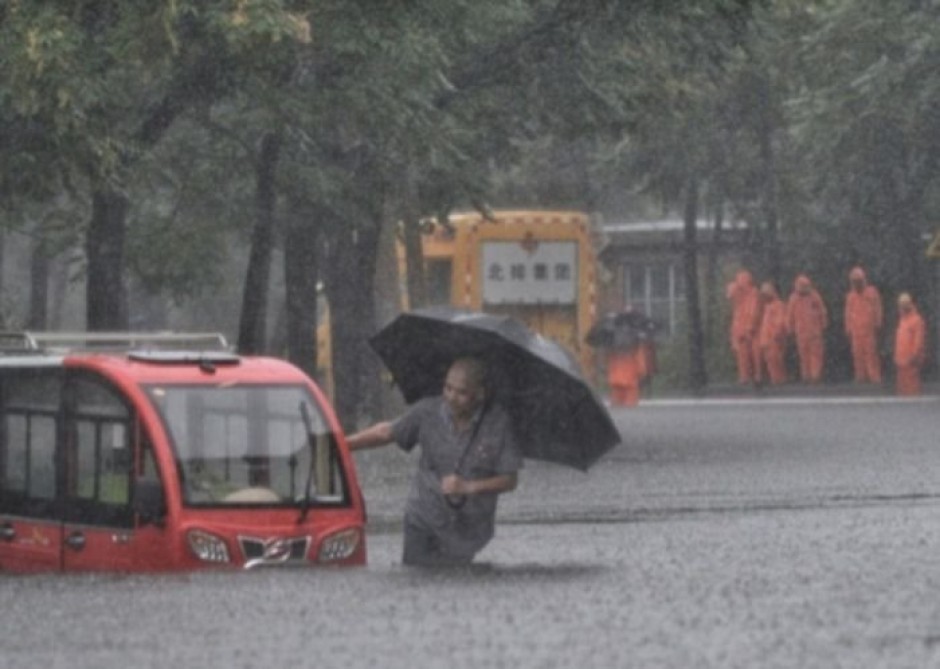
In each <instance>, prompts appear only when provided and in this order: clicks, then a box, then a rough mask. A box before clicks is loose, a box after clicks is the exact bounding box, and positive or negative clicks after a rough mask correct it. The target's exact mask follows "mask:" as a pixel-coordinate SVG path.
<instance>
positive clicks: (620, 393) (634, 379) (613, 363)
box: [607, 345, 647, 407]
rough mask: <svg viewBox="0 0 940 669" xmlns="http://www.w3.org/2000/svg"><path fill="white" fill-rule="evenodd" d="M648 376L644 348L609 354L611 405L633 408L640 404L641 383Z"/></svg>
mask: <svg viewBox="0 0 940 669" xmlns="http://www.w3.org/2000/svg"><path fill="white" fill-rule="evenodd" d="M646 374H647V369H646V354H645V353H644V351H643V347H642V346H639V345H637V346H634V347H633V348H631V349H630V350H628V351H620V350H616V349H612V350H610V352H609V353H608V354H607V384H608V385H609V386H610V403H611V404H612V405H614V406H618V407H632V406H636V405H637V404H639V403H640V381H642V380H643V379H644V378H645V377H646Z"/></svg>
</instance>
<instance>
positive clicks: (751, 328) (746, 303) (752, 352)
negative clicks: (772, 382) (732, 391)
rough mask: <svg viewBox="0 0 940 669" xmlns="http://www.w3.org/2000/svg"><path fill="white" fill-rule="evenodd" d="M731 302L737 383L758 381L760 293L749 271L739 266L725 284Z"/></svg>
mask: <svg viewBox="0 0 940 669" xmlns="http://www.w3.org/2000/svg"><path fill="white" fill-rule="evenodd" d="M726 294H727V297H728V300H729V301H730V302H731V350H732V352H733V353H734V360H735V363H736V364H737V367H738V383H751V382H752V381H760V350H759V348H758V346H757V330H758V328H759V326H760V306H761V305H760V296H759V295H758V291H757V287H756V286H755V285H754V280H753V278H752V277H751V273H750V272H748V271H747V270H746V269H742V270H741V271H739V272H738V273H737V275H736V276H735V277H734V281H732V282H731V283H729V284H728V288H727V291H726Z"/></svg>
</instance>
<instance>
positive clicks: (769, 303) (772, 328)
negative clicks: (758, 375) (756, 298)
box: [757, 281, 787, 385]
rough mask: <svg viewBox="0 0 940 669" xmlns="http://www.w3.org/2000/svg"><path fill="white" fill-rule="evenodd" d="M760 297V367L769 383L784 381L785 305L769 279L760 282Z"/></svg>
mask: <svg viewBox="0 0 940 669" xmlns="http://www.w3.org/2000/svg"><path fill="white" fill-rule="evenodd" d="M760 297H761V302H762V303H763V307H762V309H761V321H760V330H759V332H758V335H757V344H758V350H759V352H760V360H761V363H762V367H764V368H766V370H767V377H768V379H769V380H770V383H771V384H773V385H778V384H781V383H786V382H787V365H786V361H785V356H786V352H787V306H786V305H785V304H784V303H783V300H781V299H780V296H779V295H778V294H777V289H776V288H774V285H773V284H772V283H771V282H770V281H765V282H764V283H762V284H761V287H760Z"/></svg>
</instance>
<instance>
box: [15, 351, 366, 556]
mask: <svg viewBox="0 0 940 669" xmlns="http://www.w3.org/2000/svg"><path fill="white" fill-rule="evenodd" d="M4 337H5V338H6V341H7V342H10V341H12V342H14V346H13V347H12V349H13V350H12V351H11V347H6V348H4V349H3V350H4V354H3V355H0V570H2V571H11V572H39V571H59V570H63V571H90V570H106V571H124V572H130V571H134V572H136V571H173V570H191V569H199V568H203V567H229V568H232V567H234V568H252V567H258V566H268V565H299V564H342V565H356V564H364V563H365V561H366V545H365V533H364V524H365V507H364V503H363V498H362V493H361V491H360V488H359V485H358V482H357V479H356V472H355V465H354V462H353V459H352V457H351V455H350V453H349V450H348V448H347V447H346V444H345V439H344V437H343V435H342V430H341V429H340V427H339V424H338V422H337V420H336V417H335V415H334V414H333V412H332V410H331V408H330V406H329V403H328V402H327V401H326V399H325V398H324V396H323V394H322V393H321V392H320V390H319V388H317V386H316V385H315V384H314V383H313V382H312V381H311V380H310V379H309V378H308V377H307V376H306V375H305V374H304V373H303V372H302V371H300V370H299V369H298V368H296V367H294V366H293V365H291V364H289V363H287V362H284V361H281V360H277V359H274V358H262V357H242V356H238V355H235V354H232V353H230V352H228V350H227V347H226V346H225V344H224V339H222V338H221V337H218V338H217V339H216V341H217V342H218V343H217V345H216V346H215V347H214V348H213V349H207V348H205V340H204V339H200V338H199V337H196V338H195V339H192V341H194V342H195V345H191V347H190V348H188V349H187V348H180V344H181V342H183V341H185V340H183V339H181V338H179V337H177V336H174V335H154V336H151V337H149V338H148V337H147V336H141V335H135V336H133V337H127V336H125V337H124V339H123V340H124V341H125V343H127V344H128V346H127V348H126V350H123V351H120V352H119V351H115V350H113V349H114V348H115V345H116V343H118V342H120V341H122V339H121V336H118V335H92V334H89V335H82V342H83V349H84V350H82V351H78V350H75V348H74V347H65V346H59V347H58V348H56V345H57V342H60V341H61V338H57V337H55V336H52V335H50V336H48V337H47V338H43V337H42V336H40V335H30V334H29V333H21V334H18V335H15V336H12V338H11V336H9V335H5V336H4ZM0 341H3V338H2V337H0ZM44 342H53V343H54V344H53V345H44ZM96 347H97V348H99V349H104V348H108V349H111V350H95V349H96Z"/></svg>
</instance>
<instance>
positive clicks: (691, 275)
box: [683, 177, 708, 393]
mask: <svg viewBox="0 0 940 669" xmlns="http://www.w3.org/2000/svg"><path fill="white" fill-rule="evenodd" d="M683 219H684V246H683V254H684V256H685V258H684V263H683V264H684V268H685V285H686V309H687V314H688V328H689V389H690V390H691V391H692V392H693V393H701V392H702V391H703V390H704V389H705V386H706V385H707V383H708V374H707V372H706V370H705V346H704V337H703V334H702V309H701V306H700V305H699V288H698V239H697V232H698V231H697V229H696V222H697V219H698V181H697V180H696V178H695V177H690V178H689V180H688V182H687V184H686V189H685V212H684V215H683Z"/></svg>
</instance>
